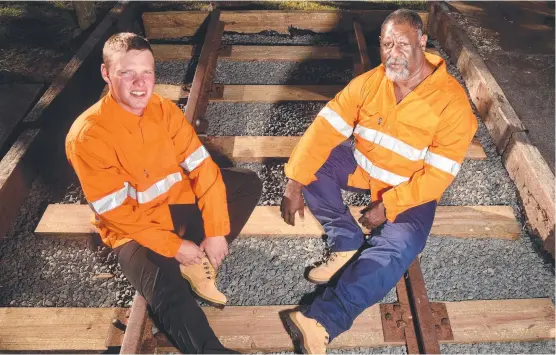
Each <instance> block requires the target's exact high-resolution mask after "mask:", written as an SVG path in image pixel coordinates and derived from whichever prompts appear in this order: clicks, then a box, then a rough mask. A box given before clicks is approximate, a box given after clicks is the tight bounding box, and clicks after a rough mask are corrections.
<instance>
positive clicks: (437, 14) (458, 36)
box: [428, 3, 556, 256]
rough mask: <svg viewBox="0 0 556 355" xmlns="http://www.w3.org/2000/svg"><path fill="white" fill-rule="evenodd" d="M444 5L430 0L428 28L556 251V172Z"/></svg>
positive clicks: (539, 228)
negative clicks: (454, 68) (462, 81)
mask: <svg viewBox="0 0 556 355" xmlns="http://www.w3.org/2000/svg"><path fill="white" fill-rule="evenodd" d="M450 12H451V10H450V8H448V7H447V6H446V5H445V4H440V3H434V4H433V3H431V5H430V14H431V15H430V17H431V21H430V23H429V28H428V32H429V33H430V34H432V35H434V36H435V37H436V38H437V39H438V40H439V42H440V45H441V46H442V48H443V49H444V50H445V51H446V52H447V53H448V54H449V55H450V57H451V58H452V61H454V62H455V63H456V64H457V67H458V69H459V70H460V71H461V74H462V76H463V78H464V79H465V82H466V85H467V88H468V89H469V94H470V96H471V99H472V100H473V103H474V104H475V106H476V107H477V110H478V111H479V114H480V116H481V118H482V119H483V121H484V123H485V125H486V127H487V129H488V131H489V133H490V136H491V137H492V140H493V142H494V144H495V145H496V148H497V150H498V152H499V153H500V154H501V155H502V159H503V163H504V166H505V167H506V170H508V174H509V175H510V177H511V179H512V180H513V181H514V183H515V185H516V187H517V189H518V191H519V194H520V197H521V200H522V201H523V205H524V208H525V213H526V215H527V218H528V220H529V222H530V224H531V227H532V229H533V230H534V231H535V232H536V234H538V235H539V236H540V237H541V239H542V240H543V242H544V246H545V249H546V250H547V251H549V252H550V253H551V254H552V256H554V234H555V229H554V226H555V215H556V208H555V200H554V196H555V188H554V183H553V182H554V174H553V173H552V171H551V170H550V168H549V166H548V164H547V163H546V161H545V160H544V158H543V157H542V155H541V154H540V152H539V150H538V149H537V148H536V147H535V146H534V145H533V144H532V143H531V140H530V139H529V137H528V134H527V132H526V129H525V127H524V125H523V124H522V122H521V120H520V119H519V117H518V115H517V113H516V112H515V110H514V109H513V107H512V106H511V104H510V102H509V101H508V99H507V98H506V96H505V95H504V92H503V91H502V89H501V88H500V86H499V85H498V83H497V82H496V79H495V78H494V76H493V75H492V73H491V72H490V71H489V69H488V67H487V66H486V64H485V63H484V61H483V60H482V59H481V56H480V55H479V53H478V51H477V49H476V48H475V47H474V46H473V44H472V43H471V41H470V39H469V37H468V36H467V33H466V31H465V29H464V28H462V27H461V26H460V25H459V24H458V22H457V21H456V19H455V18H454V17H453V16H451V15H450Z"/></svg>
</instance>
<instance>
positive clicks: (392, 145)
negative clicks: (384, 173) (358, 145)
mask: <svg viewBox="0 0 556 355" xmlns="http://www.w3.org/2000/svg"><path fill="white" fill-rule="evenodd" d="M354 133H357V134H358V135H359V136H361V138H363V139H365V140H368V141H369V142H373V143H376V144H378V145H380V146H382V147H384V148H386V149H390V150H391V151H393V152H395V153H397V154H399V155H401V156H402V157H404V158H407V159H409V160H412V161H417V160H421V159H423V158H424V157H425V155H426V154H427V151H428V149H429V148H428V147H427V148H425V149H417V148H413V147H412V146H410V145H409V144H407V143H404V142H402V141H401V140H399V139H396V138H394V137H392V136H389V135H387V134H385V133H383V132H379V131H376V130H374V129H371V128H367V127H363V126H357V127H355V131H354Z"/></svg>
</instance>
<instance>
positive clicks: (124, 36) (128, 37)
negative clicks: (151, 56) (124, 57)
mask: <svg viewBox="0 0 556 355" xmlns="http://www.w3.org/2000/svg"><path fill="white" fill-rule="evenodd" d="M132 50H139V51H142V50H148V51H150V52H151V53H153V50H152V48H151V44H150V43H149V41H147V39H146V38H143V37H141V36H139V35H137V34H135V33H131V32H121V33H116V34H114V35H112V36H111V37H110V38H109V39H108V40H107V41H106V43H104V47H103V48H102V61H103V62H104V64H105V65H106V66H109V64H110V61H111V60H112V58H113V57H114V56H115V55H116V54H120V53H121V54H125V53H127V52H129V51H132Z"/></svg>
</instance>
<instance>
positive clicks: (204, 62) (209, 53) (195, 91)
mask: <svg viewBox="0 0 556 355" xmlns="http://www.w3.org/2000/svg"><path fill="white" fill-rule="evenodd" d="M223 33H224V23H223V22H222V21H220V10H219V9H216V10H214V11H212V13H211V15H210V20H209V23H208V28H207V32H206V34H205V40H204V42H203V47H202V49H201V56H200V57H199V64H197V68H196V69H195V76H194V77H193V83H192V85H191V91H190V93H189V97H188V99H187V106H186V108H185V116H186V117H187V119H188V120H189V121H190V122H191V123H192V124H193V125H194V126H195V129H196V130H197V132H200V133H204V130H206V126H207V125H206V124H203V118H204V115H205V113H206V110H207V106H208V99H209V95H210V88H211V85H212V80H213V77H214V72H215V68H216V59H217V58H218V51H219V49H220V45H221V43H222V34H223Z"/></svg>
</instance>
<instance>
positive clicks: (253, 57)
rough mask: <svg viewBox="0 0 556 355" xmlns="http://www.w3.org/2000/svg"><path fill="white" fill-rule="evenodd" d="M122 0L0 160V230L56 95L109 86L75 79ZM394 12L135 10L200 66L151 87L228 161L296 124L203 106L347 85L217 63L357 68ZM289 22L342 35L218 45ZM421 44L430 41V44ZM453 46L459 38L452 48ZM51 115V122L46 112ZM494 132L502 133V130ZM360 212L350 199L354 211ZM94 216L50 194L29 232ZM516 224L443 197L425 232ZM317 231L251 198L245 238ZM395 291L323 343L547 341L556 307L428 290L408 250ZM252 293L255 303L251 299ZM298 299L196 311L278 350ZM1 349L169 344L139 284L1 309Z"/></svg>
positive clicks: (487, 231)
mask: <svg viewBox="0 0 556 355" xmlns="http://www.w3.org/2000/svg"><path fill="white" fill-rule="evenodd" d="M129 7H130V5H129V4H119V5H118V6H117V7H116V8H115V10H113V11H112V12H111V14H109V15H108V17H107V18H106V19H105V20H104V21H103V22H102V23H101V24H100V25H99V27H98V28H97V30H95V32H94V33H93V34H92V36H91V38H90V39H89V40H88V41H87V42H86V43H85V45H84V47H83V48H82V49H81V50H80V52H78V53H77V55H76V57H75V58H74V59H75V60H74V61H72V62H70V64H68V67H67V68H66V70H65V71H64V73H62V74H63V75H62V76H61V77H60V78H61V79H60V81H58V82H55V83H54V84H53V85H52V87H51V88H50V89H49V91H47V93H46V94H45V95H44V96H43V98H42V99H41V100H40V101H39V104H38V105H37V106H36V107H35V109H34V110H32V111H31V112H30V114H29V115H28V116H27V117H26V119H25V121H24V125H23V126H22V127H21V128H20V131H19V132H18V133H20V135H19V137H18V138H17V140H16V141H15V142H14V145H13V146H12V149H11V150H10V151H8V153H7V154H6V156H5V157H4V159H3V160H2V162H1V163H0V166H3V167H6V169H2V170H0V182H2V189H1V190H0V197H1V199H2V200H1V202H0V204H1V206H0V207H2V208H3V210H2V211H3V212H5V213H2V216H3V217H1V218H2V220H1V222H2V223H1V224H0V226H2V228H3V229H2V230H0V232H2V233H4V232H5V231H6V230H7V227H5V226H6V225H7V224H9V223H8V222H10V221H11V220H13V219H14V218H15V215H16V214H17V209H15V208H13V207H9V206H8V205H7V204H5V203H4V201H7V200H10V201H11V202H12V204H11V205H10V206H13V205H14V204H15V205H18V206H19V205H21V203H22V201H23V200H24V199H25V197H26V195H27V192H28V190H29V186H30V181H32V179H33V177H34V176H35V174H36V170H37V169H38V168H33V167H34V166H35V165H34V164H38V162H37V160H36V159H37V156H40V154H38V152H39V151H40V149H41V147H44V146H45V145H47V144H48V138H49V136H50V135H49V132H52V130H55V129H57V128H56V124H55V123H53V122H52V121H53V120H52V118H51V117H49V115H52V113H53V112H56V110H59V107H58V108H57V107H56V105H58V106H61V105H64V104H66V103H67V102H69V101H72V100H73V102H75V104H74V107H75V108H74V109H73V111H71V110H70V112H69V113H68V120H71V115H72V114H75V113H78V112H79V109H84V108H85V107H86V106H87V104H88V103H90V102H91V101H92V102H94V99H95V98H96V99H98V97H99V95H103V94H104V93H105V91H103V89H102V83H101V82H99V81H98V79H97V81H94V89H93V90H92V91H93V94H92V96H91V95H87V99H79V100H75V95H76V93H75V90H77V88H79V86H80V85H82V84H83V83H84V81H85V80H88V78H89V77H90V75H91V74H90V73H89V72H93V73H95V74H96V73H97V72H98V69H97V68H98V64H99V63H100V61H99V58H98V51H99V48H101V44H102V40H103V39H105V38H107V36H108V35H109V34H110V33H112V32H114V31H117V30H121V29H125V28H126V26H129V18H130V17H133V16H137V14H134V13H133V12H132V11H131V10H130V9H129ZM439 9H440V8H439V7H438V5H432V6H431V9H430V10H429V11H428V12H427V11H423V12H421V13H420V14H421V16H422V18H423V21H424V23H425V24H428V28H429V32H430V30H431V29H434V36H435V37H437V38H439V39H442V38H443V39H444V43H443V44H444V45H446V47H449V46H450V43H448V42H449V41H453V36H452V35H451V33H450V28H449V26H448V25H447V24H446V23H445V22H442V21H446V19H445V18H444V17H443V16H444V15H438V14H439V13H441V14H443V13H442V12H439V11H440V10H439ZM388 13H389V11H375V10H362V11H329V12H296V11H227V10H221V9H216V10H213V11H211V12H199V11H190V12H160V13H143V14H141V18H142V23H143V26H144V28H145V35H146V36H147V38H149V39H150V40H151V41H152V43H153V50H154V52H155V58H156V60H157V62H159V63H165V62H173V63H174V64H173V65H175V63H176V62H178V63H181V65H183V66H184V67H187V68H188V69H187V70H186V71H190V72H191V73H194V74H193V75H192V80H191V81H182V82H178V83H167V82H158V83H157V85H156V87H155V91H156V92H158V93H160V94H162V95H164V96H166V97H168V98H170V99H172V100H174V101H176V102H177V103H179V104H183V105H185V106H184V111H185V113H186V116H187V117H188V119H190V120H191V122H192V124H193V125H194V126H195V127H196V130H197V132H198V134H199V135H200V136H201V137H202V140H203V141H204V143H205V145H206V146H207V147H208V148H209V151H210V152H211V154H212V155H213V156H215V157H221V158H222V159H224V160H225V161H226V163H227V164H230V163H231V164H253V163H259V164H261V163H262V164H266V163H270V164H273V163H276V162H283V161H284V160H285V159H287V157H288V156H289V154H290V152H291V150H292V149H293V146H294V145H295V143H296V142H297V140H298V139H299V137H298V136H293V135H292V136H251V135H243V136H239V135H238V136H224V135H211V133H210V132H211V116H210V115H208V114H207V110H208V108H209V104H211V103H228V104H244V103H261V102H264V103H283V102H320V103H322V105H324V103H325V102H326V101H328V100H329V99H331V98H332V97H333V96H334V95H335V93H336V92H338V91H339V90H340V89H341V87H342V84H338V83H335V84H315V83H311V84H305V83H296V84H285V85H263V84H257V85H251V84H220V83H215V81H214V79H215V77H216V71H217V63H218V61H219V60H227V61H233V62H253V61H257V62H284V61H287V62H294V63H307V62H311V61H316V60H325V61H328V62H330V61H338V62H340V61H341V62H343V63H346V62H349V63H352V64H350V65H352V66H353V73H354V74H355V75H356V74H360V73H363V72H364V71H366V70H369V69H371V68H372V67H374V66H375V65H377V63H378V58H377V50H376V48H375V47H374V46H373V43H374V42H373V40H374V38H375V37H376V36H377V34H378V31H379V28H380V25H381V23H382V21H383V20H384V18H385V17H386V16H387V14H388ZM126 23H127V24H126ZM291 28H296V29H303V30H309V31H312V32H315V33H319V34H332V35H335V36H339V37H340V38H346V39H349V40H348V41H345V42H346V43H336V45H307V44H305V45H292V44H291V43H290V44H283V45H268V44H266V45H253V44H235V43H233V41H232V43H231V44H224V43H223V36H224V33H225V32H234V33H248V34H254V33H260V32H261V31H274V33H278V34H288V33H290V30H291ZM443 31H444V32H443ZM451 36H452V37H451ZM370 38H372V39H373V40H371V39H370ZM441 44H442V43H441ZM428 50H429V51H437V50H436V49H435V48H433V47H431V48H429V49H428ZM459 51H460V52H462V51H463V50H462V49H461V48H460V49H459ZM466 53H467V52H466ZM468 56H470V55H469V54H468ZM470 57H472V56H470ZM455 61H458V60H455ZM465 65H466V66H467V67H466V68H470V67H471V64H469V63H468V62H465ZM95 66H96V67H95ZM89 68H95V69H89ZM162 68H164V66H162ZM192 68H194V70H193V69H192ZM460 69H461V68H460ZM462 71H463V70H462ZM187 76H188V75H186V77H187ZM91 80H94V79H91ZM180 80H181V79H180ZM466 80H467V86H468V89H469V91H470V94H471V97H472V99H473V98H475V99H474V101H475V100H477V102H479V104H480V105H478V109H479V113H481V115H482V117H483V119H485V121H486V122H487V128H490V127H489V125H491V126H493V127H495V128H494V129H493V130H491V132H494V133H492V134H491V135H492V136H493V139H494V140H496V139H498V135H497V134H498V133H497V132H499V131H501V130H500V129H499V127H500V122H499V121H500V120H502V119H501V118H500V119H499V120H498V121H497V122H496V123H495V124H492V122H493V121H492V118H489V115H490V111H489V109H487V108H485V105H486V104H485V100H488V95H490V92H488V90H486V91H485V88H486V87H485V85H486V84H483V82H481V81H480V80H479V79H476V80H475V81H471V80H468V78H466ZM178 81H179V80H178ZM292 81H295V80H292ZM344 84H345V83H344ZM105 90H106V89H105ZM475 103H476V102H475ZM476 104H477V103H476ZM487 106H488V105H487ZM491 106H492V104H491V105H490V106H489V107H491ZM500 112H502V111H500ZM75 116H76V115H74V117H75ZM47 120H49V121H50V122H45V121H47ZM68 122H69V121H68ZM489 122H490V123H489ZM212 131H215V130H212ZM504 137H505V138H504V139H511V138H507V137H506V136H504ZM494 143H495V145H497V146H498V145H499V144H497V143H498V141H495V142H494ZM467 159H468V160H485V159H487V154H486V153H485V149H483V145H482V143H481V140H479V139H477V140H474V142H473V144H472V146H471V147H470V149H469V151H468V155H467ZM3 164H4V165H3ZM42 164H44V162H42ZM38 166H42V165H40V164H39V165H38ZM30 167H31V169H30ZM464 169H465V165H464ZM268 183H269V182H267V185H268ZM270 183H271V184H272V183H273V182H272V181H271V182H270ZM357 210H358V209H357V207H356V206H354V207H353V212H354V213H356V212H357ZM90 217H91V212H90V210H89V208H88V207H87V206H86V205H79V204H51V205H49V206H48V207H47V208H46V209H45V210H44V214H43V215H42V217H41V219H40V222H39V223H38V225H37V227H36V229H35V234H36V235H37V238H45V237H51V238H68V239H78V238H81V239H83V238H88V239H91V240H93V239H94V236H95V233H96V231H95V230H94V228H93V227H92V226H91V225H90V223H89V221H90ZM522 233H523V231H522V226H521V225H520V221H519V220H518V218H516V212H515V211H514V209H513V208H512V207H511V206H508V205H497V206H496V205H495V206H493V205H460V206H440V207H439V209H438V211H437V216H436V218H435V222H434V225H433V230H432V232H431V234H432V235H434V236H437V237H438V238H456V239H457V238H460V239H465V240H468V239H469V238H473V239H472V240H478V239H484V240H487V241H488V240H498V241H503V242H504V243H513V242H516V240H518V239H519V238H522ZM321 235H322V230H321V228H320V226H319V225H318V223H317V222H316V221H315V220H314V219H312V218H311V217H307V218H306V220H305V221H304V222H303V223H301V224H300V225H297V226H296V227H290V226H287V225H285V224H284V223H282V222H281V221H280V213H279V210H278V206H276V205H272V204H270V205H267V206H263V205H261V206H258V207H257V208H256V210H255V212H254V213H253V215H252V216H251V218H250V220H249V222H248V223H247V225H246V226H245V228H244V230H243V231H242V233H241V235H240V237H242V238H263V237H264V238H269V239H272V238H276V239H285V238H295V239H296V240H304V239H307V238H320V237H321ZM240 239H241V238H240ZM261 262H264V261H261ZM246 267H247V266H246ZM395 291H396V297H394V301H392V302H382V303H380V304H377V305H375V306H373V307H371V308H369V309H368V310H366V311H365V312H364V313H363V314H362V315H361V316H360V317H359V318H358V319H357V321H356V322H355V324H354V326H353V328H352V329H351V330H350V331H348V332H346V333H345V334H343V335H342V336H340V337H339V338H338V339H336V340H335V341H334V342H333V343H332V344H330V348H331V349H336V348H338V349H353V348H364V349H368V348H375V347H385V346H405V349H406V351H407V353H415V354H417V353H440V352H441V344H462V343H473V344H476V343H485V342H528V341H537V340H551V341H553V340H554V336H555V330H554V329H555V328H554V305H553V301H552V300H551V299H550V298H546V297H545V298H540V297H539V298H536V297H530V298H522V297H516V298H515V299H511V298H507V299H484V300H482V299H474V300H467V301H466V300H463V301H449V302H432V301H430V300H429V295H428V293H427V288H426V283H425V276H424V272H423V270H422V268H421V264H420V261H419V260H416V261H414V262H413V264H412V265H411V267H410V268H409V270H408V272H407V273H406V274H405V275H404V277H403V278H402V279H401V280H400V281H399V282H398V284H397V286H396V290H395ZM252 304H256V300H253V303H252ZM295 306H296V305H284V304H280V305H249V306H242V305H231V306H227V307H226V308H225V309H224V310H222V311H220V310H216V309H212V308H208V307H207V308H204V310H205V312H206V314H207V316H208V318H209V321H210V323H211V324H212V326H213V328H214V330H215V332H216V334H217V335H218V336H219V337H220V339H221V340H222V342H223V343H224V345H225V346H227V347H230V348H233V349H236V350H238V351H241V352H277V351H291V350H292V349H293V345H292V343H291V340H290V338H289V337H288V336H287V334H286V332H285V330H284V327H283V325H282V320H281V317H280V316H281V312H282V311H284V310H288V309H291V308H294V307H295ZM0 351H2V352H4V351H7V352H29V351H31V352H34V351H51V352H120V353H122V354H131V353H167V352H175V351H177V349H175V348H174V347H173V345H172V343H171V341H170V340H168V339H167V338H166V337H165V336H164V335H163V334H162V333H161V332H157V331H156V328H155V327H154V328H153V324H152V322H151V320H150V318H149V317H148V311H147V307H146V302H145V300H144V299H143V298H142V297H141V296H139V295H135V297H134V300H133V305H132V307H131V308H22V307H15V308H14V307H7V308H0Z"/></svg>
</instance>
